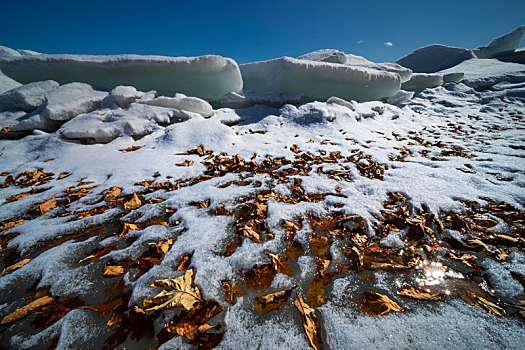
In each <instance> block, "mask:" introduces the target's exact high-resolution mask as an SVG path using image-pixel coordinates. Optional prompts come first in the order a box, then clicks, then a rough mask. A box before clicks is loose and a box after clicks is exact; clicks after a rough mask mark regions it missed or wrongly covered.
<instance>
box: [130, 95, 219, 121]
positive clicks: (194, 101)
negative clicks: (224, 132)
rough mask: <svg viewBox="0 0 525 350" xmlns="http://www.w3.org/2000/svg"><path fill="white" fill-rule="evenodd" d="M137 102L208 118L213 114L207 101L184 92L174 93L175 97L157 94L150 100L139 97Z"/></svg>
mask: <svg viewBox="0 0 525 350" xmlns="http://www.w3.org/2000/svg"><path fill="white" fill-rule="evenodd" d="M138 103H142V104H145V105H150V106H158V107H165V108H176V109H182V110H184V111H189V112H193V113H198V114H200V115H202V116H203V117H205V118H209V117H211V116H212V115H213V108H212V106H211V105H210V104H209V103H208V102H206V101H204V100H202V99H200V98H198V97H187V96H186V95H184V94H176V95H175V97H166V96H159V97H157V98H153V99H150V100H145V99H141V100H140V101H138Z"/></svg>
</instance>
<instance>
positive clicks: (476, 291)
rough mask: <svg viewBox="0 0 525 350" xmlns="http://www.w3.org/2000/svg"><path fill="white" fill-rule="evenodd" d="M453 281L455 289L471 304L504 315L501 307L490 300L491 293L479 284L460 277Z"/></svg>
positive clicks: (497, 314)
mask: <svg viewBox="0 0 525 350" xmlns="http://www.w3.org/2000/svg"><path fill="white" fill-rule="evenodd" d="M451 283H452V284H453V290H454V291H455V292H456V293H457V294H459V296H460V297H461V299H463V300H464V301H466V302H467V303H469V304H470V305H474V306H478V307H480V308H482V309H483V310H485V311H486V312H488V313H491V314H494V315H496V316H501V315H502V314H501V312H502V309H501V307H499V306H498V305H496V304H494V303H493V302H491V301H490V300H489V299H490V295H489V294H488V293H487V292H485V291H484V290H482V289H481V288H479V287H478V286H475V285H473V284H471V283H469V282H466V281H464V280H459V279H453V280H451Z"/></svg>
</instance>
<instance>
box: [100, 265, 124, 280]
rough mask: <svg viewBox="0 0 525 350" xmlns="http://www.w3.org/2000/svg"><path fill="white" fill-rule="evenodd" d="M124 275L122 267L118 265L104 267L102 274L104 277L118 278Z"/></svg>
mask: <svg viewBox="0 0 525 350" xmlns="http://www.w3.org/2000/svg"><path fill="white" fill-rule="evenodd" d="M123 273H124V267H122V266H120V265H105V266H104V272H103V273H102V274H103V275H104V276H106V277H113V276H119V275H122V274H123Z"/></svg>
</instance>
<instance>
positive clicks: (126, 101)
mask: <svg viewBox="0 0 525 350" xmlns="http://www.w3.org/2000/svg"><path fill="white" fill-rule="evenodd" d="M143 96H144V93H143V92H142V91H137V89H135V88H134V87H133V86H117V87H116V88H114V89H113V90H111V91H110V92H109V95H107V96H106V97H104V99H103V100H102V102H101V104H102V107H113V106H118V107H121V108H126V107H127V106H129V105H130V104H131V103H132V102H133V101H135V100H138V99H139V98H141V97H143Z"/></svg>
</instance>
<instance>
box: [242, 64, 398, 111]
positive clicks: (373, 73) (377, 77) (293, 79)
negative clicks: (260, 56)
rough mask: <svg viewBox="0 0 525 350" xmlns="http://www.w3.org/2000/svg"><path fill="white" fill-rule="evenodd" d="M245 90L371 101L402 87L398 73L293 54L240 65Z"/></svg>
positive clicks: (317, 98) (385, 96) (314, 98)
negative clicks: (320, 60) (298, 56)
mask: <svg viewBox="0 0 525 350" xmlns="http://www.w3.org/2000/svg"><path fill="white" fill-rule="evenodd" d="M240 69H241V73H242V77H243V80H244V89H245V90H248V91H252V92H254V93H257V94H267V93H271V92H276V93H300V92H302V93H304V95H305V98H306V99H311V100H325V101H326V100H327V99H328V98H330V97H331V96H334V95H335V96H338V97H340V98H344V99H347V100H352V99H353V100H357V101H369V100H378V99H381V98H388V97H390V96H393V95H395V94H396V93H397V92H398V91H399V88H400V86H401V77H400V75H399V74H397V73H391V72H386V71H380V70H377V69H371V68H364V67H356V66H347V65H343V64H338V63H328V62H315V61H308V60H302V59H296V58H291V57H282V58H277V59H273V60H269V61H262V62H254V63H247V64H243V65H241V66H240Z"/></svg>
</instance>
